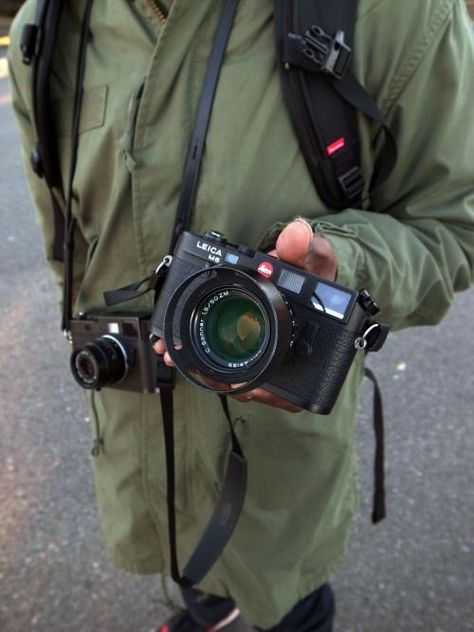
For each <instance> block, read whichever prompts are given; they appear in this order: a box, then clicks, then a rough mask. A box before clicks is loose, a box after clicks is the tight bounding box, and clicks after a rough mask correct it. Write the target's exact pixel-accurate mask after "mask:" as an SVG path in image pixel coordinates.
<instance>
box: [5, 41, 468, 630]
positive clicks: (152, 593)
mask: <svg viewBox="0 0 474 632" xmlns="http://www.w3.org/2000/svg"><path fill="white" fill-rule="evenodd" d="M4 52H5V51H0V244H1V246H0V270H1V276H0V393H1V407H0V631H1V632H25V631H30V630H31V631H35V632H62V631H65V632H89V631H98V632H109V631H110V632H112V631H114V632H131V631H133V632H142V631H148V630H153V629H155V628H156V626H157V624H158V623H159V621H160V619H161V618H162V617H163V616H164V614H166V613H167V612H168V605H167V603H166V600H165V598H164V595H163V591H162V587H161V584H160V581H159V578H157V577H135V576H132V575H128V574H126V573H123V572H121V571H119V570H117V569H116V568H114V567H113V566H112V564H111V563H110V562H109V561H108V560H107V558H106V556H105V554H104V550H103V548H102V544H101V542H100V536H99V529H98V521H97V516H96V510H95V504H94V490H93V482H92V476H91V471H90V428H89V426H90V423H89V419H88V416H87V411H86V409H85V406H84V400H83V396H82V393H80V392H79V391H78V389H77V387H76V386H75V383H74V382H73V380H72V378H71V377H70V375H69V372H68V368H67V366H68V358H67V354H68V349H67V347H66V344H65V343H64V341H63V339H62V336H61V334H60V332H59V314H58V310H57V306H56V297H55V290H54V288H53V285H52V281H51V278H50V275H49V272H48V270H47V268H46V264H45V262H44V258H43V252H42V247H41V243H40V239H39V233H38V228H37V224H36V221H35V217H34V212H33V209H32V205H31V202H30V200H29V197H28V194H27V192H26V188H25V183H24V177H23V173H22V164H21V157H20V149H19V143H18V135H17V132H16V130H15V127H14V120H13V114H12V111H11V103H10V97H9V92H8V81H7V77H6V75H7V69H6V63H5V60H4ZM473 312H474V292H473V291H469V292H466V293H464V294H461V295H459V296H458V297H457V298H456V301H455V304H454V307H453V308H452V310H451V312H450V313H449V315H448V316H447V318H446V319H445V320H444V321H443V323H442V324H441V325H440V326H438V327H436V328H419V329H412V330H410V331H406V332H401V333H397V334H393V335H391V336H390V338H389V340H388V342H387V345H386V348H384V350H383V352H381V353H380V354H377V355H376V356H374V358H372V359H371V367H372V368H374V369H375V370H376V372H377V375H378V377H379V379H380V382H381V385H382V388H383V392H384V402H385V414H386V464H387V487H388V518H387V519H386V520H385V521H384V522H383V523H382V524H381V525H379V526H377V527H374V526H372V525H371V523H370V503H371V493H372V464H373V449H374V440H373V433H372V430H371V416H370V412H371V399H370V393H371V389H370V386H369V385H368V384H367V385H366V386H365V387H364V392H363V395H362V399H361V404H360V414H359V425H358V428H359V430H358V443H359V455H360V493H361V506H360V511H359V514H358V516H357V520H356V523H355V527H354V533H353V537H352V539H351V543H350V548H349V551H348V555H347V557H346V560H345V563H344V565H343V567H342V568H341V570H340V572H339V573H338V575H337V577H336V579H335V580H334V587H335V590H336V597H337V611H338V614H337V626H336V632H422V631H423V632H425V631H430V632H467V631H469V630H474V521H473V515H474V511H473V510H474V484H473V483H474V474H473V465H472V462H473V454H474V449H473V448H474V432H473V417H474V414H473V408H474V377H473V356H474V336H473V333H472V324H473V318H472V314H473ZM171 593H172V597H174V598H176V594H175V591H174V590H173V589H171Z"/></svg>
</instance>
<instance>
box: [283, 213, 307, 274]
mask: <svg viewBox="0 0 474 632" xmlns="http://www.w3.org/2000/svg"><path fill="white" fill-rule="evenodd" d="M313 236H314V233H313V230H312V228H311V226H310V225H309V224H308V223H306V222H304V221H301V220H295V221H293V222H291V223H290V224H288V226H285V228H284V229H283V230H282V231H281V233H280V235H279V236H278V239H277V242H276V246H275V247H276V255H277V257H278V258H279V259H281V260H282V261H286V262H287V263H291V264H293V265H295V266H299V267H303V266H304V263H305V261H306V258H307V257H308V254H309V252H310V250H311V244H312V241H313Z"/></svg>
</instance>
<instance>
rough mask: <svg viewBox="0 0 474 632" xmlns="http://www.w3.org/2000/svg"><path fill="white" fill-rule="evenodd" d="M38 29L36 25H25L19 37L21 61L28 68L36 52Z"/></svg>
mask: <svg viewBox="0 0 474 632" xmlns="http://www.w3.org/2000/svg"><path fill="white" fill-rule="evenodd" d="M38 45H39V28H38V25H37V24H25V26H24V27H23V32H22V35H21V42H20V50H21V53H22V61H23V63H24V64H25V65H26V66H29V65H30V64H31V62H32V61H33V58H34V56H35V55H36V53H37V51H38Z"/></svg>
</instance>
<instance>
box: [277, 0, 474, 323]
mask: <svg viewBox="0 0 474 632" xmlns="http://www.w3.org/2000/svg"><path fill="white" fill-rule="evenodd" d="M473 40H474V38H473V36H472V26H471V24H470V21H469V19H468V16H467V12H466V10H465V7H464V2H459V1H457V2H454V3H453V5H452V10H451V11H450V12H449V16H448V18H447V19H446V20H445V21H444V22H443V24H442V26H441V28H440V29H438V32H437V33H436V35H435V36H433V38H432V42H431V43H430V46H429V47H428V48H427V50H426V51H425V52H424V55H423V56H422V58H421V59H420V60H419V61H418V65H417V66H416V67H411V68H410V69H409V70H410V73H408V72H407V73H406V74H407V75H408V77H406V79H405V82H404V84H403V85H401V86H400V87H399V89H398V91H397V92H395V86H392V90H391V92H392V93H394V94H395V96H394V98H393V101H392V103H391V104H390V105H389V107H388V108H386V109H385V111H384V114H385V116H386V119H387V121H388V123H389V125H390V127H391V128H392V130H393V132H394V135H395V137H396V140H397V145H398V161H397V164H396V166H395V169H394V171H393V173H392V174H391V176H390V178H389V179H388V180H387V181H386V182H385V184H384V185H383V186H382V187H381V188H380V190H379V191H377V192H376V193H375V194H374V195H373V196H372V199H371V201H370V205H369V208H368V210H358V209H352V208H350V209H346V210H344V211H342V212H334V213H331V214H327V215H324V216H323V217H319V218H318V219H311V218H308V219H309V220H310V221H311V222H312V224H313V226H314V228H315V230H316V231H317V232H319V233H321V234H323V235H324V236H325V237H326V238H327V239H328V240H329V241H330V242H331V243H332V244H333V246H334V247H335V250H336V253H337V255H338V261H339V268H338V281H339V282H340V283H342V284H345V285H347V286H349V287H353V288H355V289H360V288H362V287H365V288H367V289H369V291H370V292H372V293H373V295H374V296H375V297H376V299H377V302H378V303H379V305H380V306H381V307H382V313H381V314H380V318H381V319H383V320H385V322H388V323H389V324H390V325H391V326H392V327H393V328H402V327H407V326H411V325H429V324H434V323H436V322H438V321H439V320H440V319H441V317H442V316H443V314H444V313H445V312H446V311H447V309H448V307H449V306H450V304H451V302H452V298H453V293H454V292H455V291H460V290H465V289H466V288H468V287H469V285H470V284H471V283H472V281H473V275H474V162H473V150H474V119H473V117H472V108H473V103H474V81H473V72H474V42H473ZM282 226H283V225H280V226H279V227H277V231H278V229H279V230H281V228H282Z"/></svg>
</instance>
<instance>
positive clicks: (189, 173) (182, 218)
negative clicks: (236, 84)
mask: <svg viewBox="0 0 474 632" xmlns="http://www.w3.org/2000/svg"><path fill="white" fill-rule="evenodd" d="M238 3H239V0H225V4H224V8H223V10H222V13H221V18H220V21H219V25H218V27H217V31H216V35H215V38H214V43H213V47H212V51H211V55H210V57H209V62H208V66H207V70H206V75H205V78H204V83H203V88H202V92H201V98H200V101H199V106H198V110H197V115H196V119H195V123H194V128H193V132H192V135H191V142H190V143H189V147H188V153H187V156H186V163H185V168H184V176H183V184H182V186H181V195H180V198H179V202H178V208H177V210H176V217H175V222H174V227H173V232H172V235H171V244H170V249H169V252H173V251H174V248H175V246H176V242H177V240H178V237H179V235H180V234H181V233H182V232H183V231H184V230H188V229H189V227H190V224H191V213H192V208H193V203H194V197H195V194H196V188H197V184H198V180H199V171H200V167H201V161H202V155H203V152H204V144H205V141H206V134H207V129H208V126H209V120H210V118H211V112H212V105H213V102H214V96H215V93H216V88H217V83H218V80H219V75H220V71H221V67H222V62H223V59H224V54H225V51H226V48H227V43H228V41H229V37H230V32H231V30H232V24H233V22H234V17H235V13H236V11H237V5H238Z"/></svg>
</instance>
